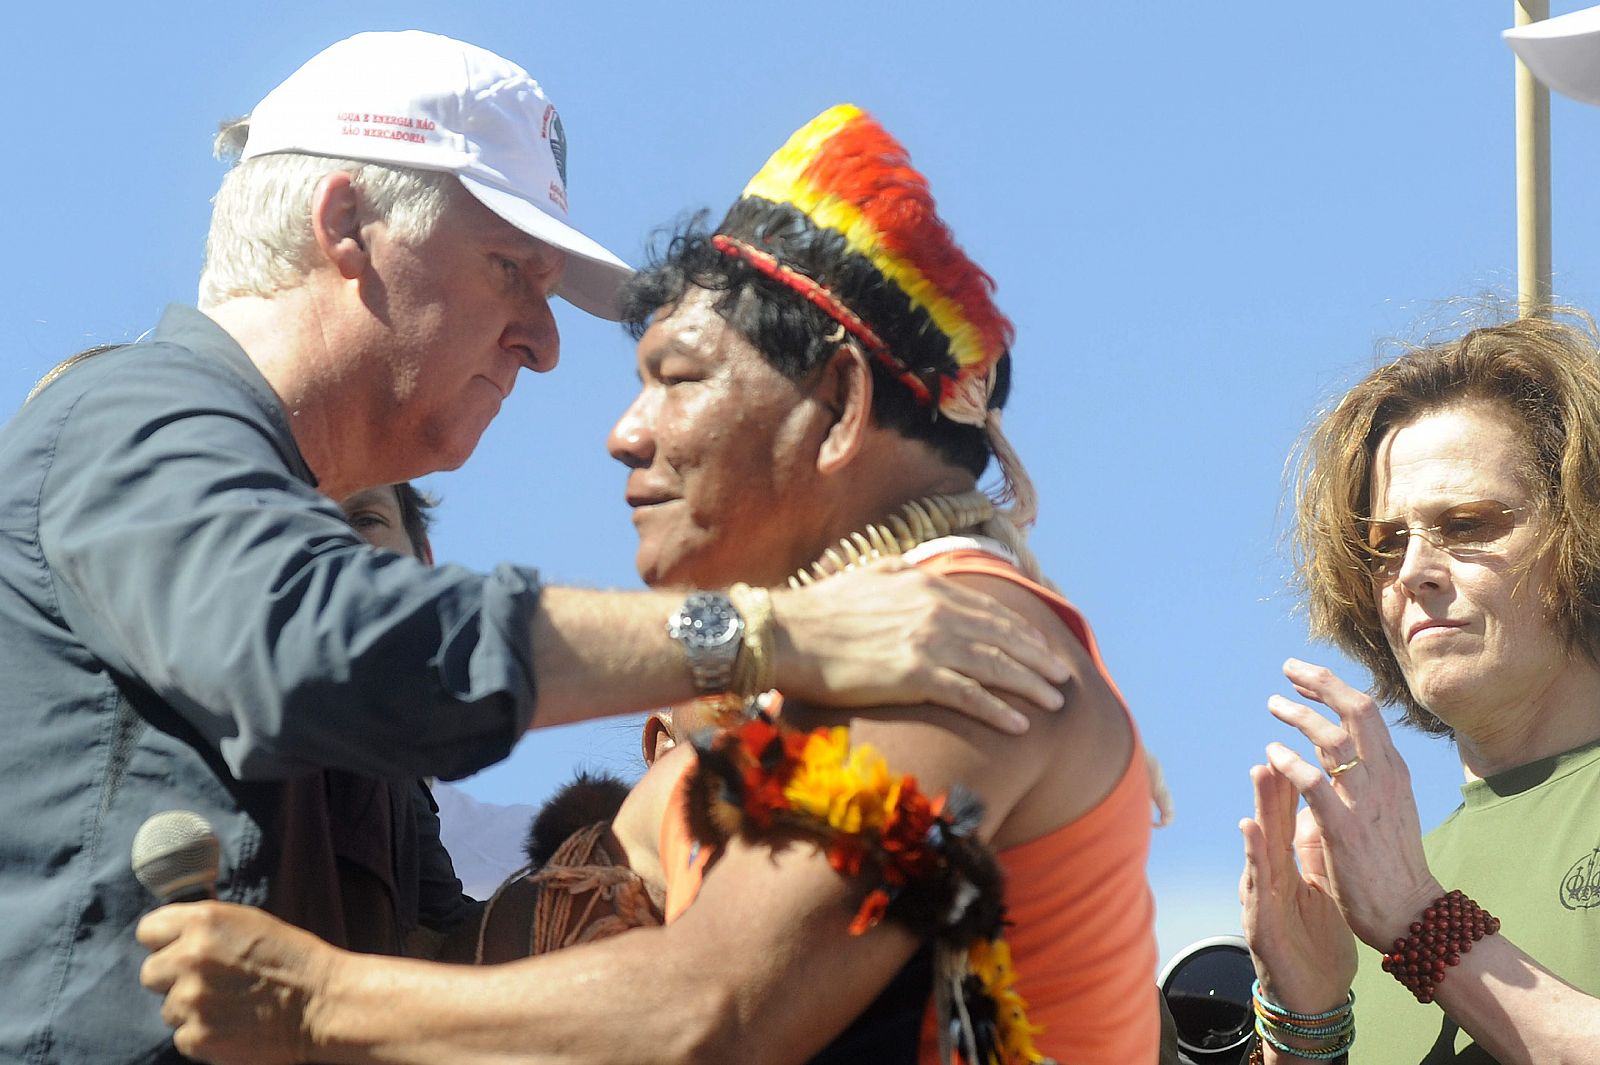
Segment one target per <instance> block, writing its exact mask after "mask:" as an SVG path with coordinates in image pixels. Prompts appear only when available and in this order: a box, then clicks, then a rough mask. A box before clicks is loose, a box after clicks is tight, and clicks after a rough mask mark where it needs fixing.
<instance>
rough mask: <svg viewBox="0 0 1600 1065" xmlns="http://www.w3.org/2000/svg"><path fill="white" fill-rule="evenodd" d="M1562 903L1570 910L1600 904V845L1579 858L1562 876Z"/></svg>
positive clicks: (1589, 907)
mask: <svg viewBox="0 0 1600 1065" xmlns="http://www.w3.org/2000/svg"><path fill="white" fill-rule="evenodd" d="M1561 905H1563V906H1565V907H1566V908H1567V909H1569V910H1588V909H1593V908H1594V907H1596V906H1600V847H1596V848H1595V849H1594V850H1592V851H1590V852H1589V853H1588V854H1585V855H1584V856H1583V857H1582V858H1579V859H1578V860H1577V861H1576V862H1574V863H1573V865H1572V868H1571V869H1568V870H1567V875H1566V876H1564V877H1562V878H1561Z"/></svg>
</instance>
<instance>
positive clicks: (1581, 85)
mask: <svg viewBox="0 0 1600 1065" xmlns="http://www.w3.org/2000/svg"><path fill="white" fill-rule="evenodd" d="M1501 36H1503V37H1504V38H1505V39H1506V43H1507V44H1509V45H1510V46H1511V50H1512V51H1513V52H1515V53H1517V58H1518V59H1520V60H1522V61H1523V62H1524V63H1526V64H1527V66H1528V69H1529V70H1530V71H1532V72H1533V76H1534V77H1536V78H1538V79H1539V80H1540V81H1542V82H1544V83H1545V84H1546V85H1548V86H1550V88H1552V89H1554V90H1555V91H1556V92H1559V93H1561V94H1562V95H1563V96H1570V97H1572V98H1573V99H1574V100H1581V101H1583V102H1584V103H1586V104H1600V7H1587V8H1584V9H1583V10H1582V11H1574V12H1572V13H1571V14H1567V15H1557V16H1556V17H1555V18H1548V19H1543V20H1541V21H1539V22H1530V23H1529V24H1528V25H1526V26H1518V27H1516V28H1514V29H1509V30H1505V31H1504V32H1503V33H1502V34H1501Z"/></svg>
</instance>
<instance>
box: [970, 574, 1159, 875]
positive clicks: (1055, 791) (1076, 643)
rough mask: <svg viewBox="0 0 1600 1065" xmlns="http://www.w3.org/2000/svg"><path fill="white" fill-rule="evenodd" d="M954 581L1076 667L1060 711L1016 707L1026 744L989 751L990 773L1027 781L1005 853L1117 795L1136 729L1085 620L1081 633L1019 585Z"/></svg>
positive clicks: (1006, 834)
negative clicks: (990, 601) (1003, 609)
mask: <svg viewBox="0 0 1600 1065" xmlns="http://www.w3.org/2000/svg"><path fill="white" fill-rule="evenodd" d="M950 577H951V579H952V580H958V581H960V582H962V583H963V584H966V585H967V586H969V587H971V588H974V589H976V590H979V591H982V592H984V593H986V594H988V595H991V596H993V597H994V598H995V599H997V600H999V601H1000V602H1002V603H1004V604H1005V605H1006V606H1007V607H1009V608H1011V609H1012V610H1014V611H1016V612H1017V613H1018V614H1021V615H1022V616H1023V617H1024V618H1026V619H1027V620H1028V621H1030V622H1032V623H1033V624H1034V625H1036V626H1037V627H1038V628H1039V630H1040V631H1041V632H1042V633H1044V635H1045V638H1046V639H1047V640H1049V641H1050V643H1051V644H1052V646H1053V647H1054V648H1055V649H1056V650H1058V651H1059V652H1061V653H1062V654H1063V655H1064V656H1065V657H1066V658H1067V659H1068V660H1069V661H1070V662H1072V664H1073V671H1072V677H1071V678H1070V679H1069V680H1068V681H1067V682H1066V684H1065V685H1064V686H1063V689H1062V691H1063V694H1064V695H1065V696H1066V700H1067V701H1066V706H1065V707H1064V708H1063V709H1062V710H1061V711H1058V712H1055V713H1048V712H1045V711H1042V710H1038V709H1036V708H1032V707H1028V706H1025V705H1022V704H1021V703H1014V705H1016V706H1017V708H1018V709H1019V710H1021V711H1023V712H1024V713H1026V714H1027V715H1028V716H1029V719H1030V721H1031V722H1032V727H1031V728H1030V729H1029V730H1028V733H1027V735H1026V736H1024V737H1021V743H1020V744H1018V743H1016V742H1012V743H1005V742H1000V743H994V744H992V745H990V750H991V754H992V758H993V762H992V764H991V765H989V766H987V767H986V768H985V770H984V771H985V773H986V774H988V773H1013V774H1020V775H1021V776H1022V777H1023V778H1024V779H1025V780H1026V782H1027V787H1026V789H1025V790H1023V791H1022V792H1021V793H1020V794H1018V795H1017V797H1016V801H1015V802H1014V803H1013V804H1012V805H1011V807H1010V809H1009V810H1008V812H1007V815H1006V817H1005V819H1004V821H1003V822H1002V823H1001V824H1000V825H999V826H997V828H996V834H995V843H996V844H997V845H998V846H1000V847H1005V846H1009V845H1014V844H1017V843H1022V842H1026V841H1028V840H1031V839H1034V838H1037V837H1039V836H1042V835H1045V834H1047V833H1049V832H1051V831H1053V830H1055V829H1057V828H1060V827H1061V826H1063V825H1066V824H1068V823H1070V822H1072V821H1074V820H1076V819H1077V818H1078V817H1081V816H1082V815H1083V814H1085V813H1087V812H1088V811H1090V810H1092V809H1093V808H1094V807H1095V806H1096V805H1097V804H1099V802H1100V801H1101V800H1102V799H1104V798H1105V797H1106V796H1107V795H1109V794H1110V793H1111V791H1112V790H1113V789H1114V788H1115V787H1116V785H1117V783H1118V782H1119V781H1120V780H1121V779H1122V777H1123V773H1124V772H1125V771H1126V769H1127V766H1128V762H1129V760H1130V759H1131V758H1132V757H1133V756H1134V729H1133V724H1132V721H1131V720H1130V718H1129V716H1128V712H1127V710H1126V708H1125V707H1124V706H1123V703H1122V699H1121V696H1120V695H1119V694H1118V693H1117V691H1116V689H1115V687H1114V686H1113V684H1112V683H1111V681H1110V678H1108V677H1107V676H1106V674H1105V672H1104V671H1103V669H1102V666H1101V664H1100V663H1099V662H1098V661H1097V659H1096V656H1095V655H1094V654H1093V653H1092V652H1091V650H1090V646H1091V643H1092V640H1093V636H1092V635H1091V633H1090V631H1089V629H1088V627H1087V626H1088V622H1087V619H1085V618H1083V617H1082V615H1081V614H1078V613H1077V612H1076V611H1075V610H1074V611H1073V612H1072V617H1073V620H1074V622H1075V623H1076V625H1077V626H1081V629H1075V627H1074V625H1073V624H1069V622H1068V621H1067V619H1065V618H1063V617H1062V615H1061V614H1060V613H1058V612H1057V610H1056V608H1055V607H1054V606H1053V605H1052V604H1051V603H1050V602H1048V601H1047V600H1045V599H1043V598H1041V597H1040V596H1039V595H1037V594H1035V593H1034V592H1033V591H1032V590H1031V589H1029V588H1028V587H1026V586H1024V585H1022V584H1019V583H1017V582H1016V581H1013V580H1008V579H1006V578H1005V577H1000V576H992V575H987V574H972V573H967V574H952V575H950ZM997 739H1000V740H1002V741H1003V740H1004V739H1006V738H1004V737H997ZM1019 747H1020V748H1021V749H1020V750H1019V749H1018V748H1019Z"/></svg>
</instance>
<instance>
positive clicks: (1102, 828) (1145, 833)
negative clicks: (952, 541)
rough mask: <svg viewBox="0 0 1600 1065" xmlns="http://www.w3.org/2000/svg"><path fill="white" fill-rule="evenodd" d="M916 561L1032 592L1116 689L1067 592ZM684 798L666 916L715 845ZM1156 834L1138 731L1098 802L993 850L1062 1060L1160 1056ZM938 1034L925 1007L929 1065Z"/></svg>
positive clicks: (668, 830) (1022, 969)
mask: <svg viewBox="0 0 1600 1065" xmlns="http://www.w3.org/2000/svg"><path fill="white" fill-rule="evenodd" d="M918 565H920V566H922V567H923V568H925V569H928V570H931V571H933V572H936V573H941V574H955V573H971V574H983V575H985V576H993V577H1000V578H1002V579H1004V580H1009V581H1011V582H1013V583H1015V584H1018V585H1021V586H1022V587H1024V588H1027V589H1028V590H1029V591H1030V592H1032V593H1033V594H1034V595H1036V596H1038V597H1039V598H1040V599H1042V600H1044V601H1045V602H1046V603H1048V604H1049V605H1050V607H1051V609H1053V610H1054V611H1055V613H1056V615H1057V616H1058V617H1060V618H1061V620H1062V622H1063V623H1064V624H1065V625H1066V626H1067V628H1068V629H1070V630H1071V631H1072V634H1073V635H1074V636H1075V637H1077V639H1078V641H1079V642H1080V643H1081V644H1082V645H1083V647H1084V649H1085V650H1086V651H1088V653H1089V656H1090V658H1091V660H1092V661H1093V662H1094V664H1095V667H1096V669H1098V670H1099V671H1100V674H1101V676H1102V677H1104V678H1105V680H1106V683H1107V684H1108V685H1111V688H1112V691H1113V692H1115V691H1116V686H1115V684H1113V683H1112V681H1111V677H1110V675H1109V674H1108V673H1107V671H1106V668H1105V664H1104V662H1103V661H1102V660H1101V658H1100V652H1099V648H1098V647H1097V646H1096V644H1095V639H1094V634H1093V633H1092V632H1091V631H1090V629H1089V625H1088V623H1087V622H1086V621H1085V620H1084V618H1083V615H1082V614H1080V613H1079V612H1078V611H1077V609H1076V608H1074V607H1073V606H1072V605H1071V604H1070V603H1068V602H1067V601H1066V600H1065V599H1063V598H1062V597H1061V595H1060V594H1058V593H1056V592H1054V591H1051V590H1050V589H1048V588H1045V587H1044V586H1042V585H1039V584H1036V583H1034V582H1033V581H1030V580H1028V579H1027V578H1026V577H1024V576H1023V575H1022V574H1021V573H1019V572H1018V571H1017V570H1016V568H1015V567H1013V566H1012V565H1011V564H1010V563H1009V562H1007V561H1005V560H1004V559H1001V558H998V557H996V556H995V555H992V554H989V553H987V552H985V551H981V550H971V549H961V550H956V551H950V552H947V553H944V554H938V555H934V556H933V557H931V558H928V559H926V560H925V561H922V562H919V563H918ZM1118 699H1119V700H1120V699H1121V696H1120V694H1119V695H1118ZM1129 720H1130V724H1131V723H1132V719H1131V717H1130V719H1129ZM689 764H691V763H689V762H688V761H686V762H685V769H686V770H687V768H688V765H689ZM685 803H686V789H685V788H684V787H683V786H679V787H677V788H674V790H673V800H672V802H671V804H670V806H669V807H668V809H667V812H666V816H665V817H664V819H663V821H662V826H661V862H662V867H663V869H664V870H665V874H666V880H667V907H666V913H667V920H668V921H669V922H670V921H672V920H674V919H675V918H676V917H677V916H678V915H680V914H681V913H682V912H683V910H684V909H686V908H687V907H688V905H689V903H690V902H692V901H693V899H694V896H695V894H696V893H697V892H698V891H699V887H700V878H701V876H702V875H703V873H704V871H705V868H706V866H707V865H708V864H709V862H710V860H711V858H712V855H711V854H710V853H708V851H709V848H706V847H702V846H700V845H699V844H698V843H696V842H695V841H694V840H693V839H692V838H691V837H690V836H689V833H688V828H687V821H686V818H685V817H684V810H685ZM1150 831H1151V800H1150V780H1149V776H1148V774H1147V773H1146V770H1145V759H1144V751H1143V748H1142V747H1141V746H1140V744H1139V738H1138V733H1137V730H1135V733H1134V744H1133V752H1132V755H1131V757H1130V758H1129V760H1128V766H1127V769H1126V770H1125V771H1124V772H1123V774H1122V777H1121V779H1120V780H1118V782H1117V784H1116V786H1115V787H1113V788H1112V790H1111V792H1110V794H1108V795H1107V796H1106V797H1105V798H1104V799H1102V800H1101V801H1100V803H1099V805H1097V806H1096V807H1095V808H1094V809H1092V810H1090V811H1089V812H1088V813H1086V814H1084V815H1083V816H1082V817H1080V818H1078V819H1077V820H1075V821H1073V822H1071V823H1070V824H1066V825H1063V826H1061V827H1060V828H1058V829H1056V830H1055V831H1054V832H1051V833H1048V834H1047V835H1044V836H1041V837H1039V838H1038V839H1035V840H1032V841H1030V842H1028V843H1024V844H1021V845H1019V846H1016V847H1012V848H1010V849H1008V850H1004V851H1001V852H1000V853H999V854H998V855H996V857H997V858H998V859H999V862H1000V865H1001V867H1002V868H1003V869H1004V870H1005V873H1006V887H1005V903H1006V911H1007V916H1008V918H1009V920H1010V921H1011V922H1012V923H1013V927H1012V928H1011V929H1010V931H1009V932H1008V933H1007V936H1006V938H1007V939H1008V940H1009V941H1010V944H1011V956H1012V961H1013V962H1014V963H1015V967H1016V971H1017V974H1018V977H1017V989H1018V991H1020V992H1021V994H1022V996H1023V998H1024V999H1026V1000H1027V1003H1028V1019H1029V1020H1030V1021H1032V1022H1033V1023H1034V1024H1037V1025H1040V1026H1042V1027H1043V1029H1044V1031H1043V1033H1042V1034H1041V1035H1040V1036H1038V1037H1037V1038H1036V1039H1035V1040H1034V1042H1035V1045H1036V1046H1037V1047H1038V1049H1039V1051H1040V1052H1041V1053H1043V1054H1045V1055H1047V1056H1048V1057H1051V1058H1054V1059H1055V1060H1056V1061H1058V1062H1061V1063H1062V1065H1145V1063H1154V1062H1155V1061H1156V1059H1157V1053H1158V1047H1159V1041H1160V1019H1159V1016H1158V1011H1157V1005H1156V994H1155V991H1154V985H1155V977H1156V939H1155V903H1154V900H1153V899H1152V897H1151V894H1150V888H1149V884H1148V882H1147V881H1146V879H1145V864H1146V860H1147V858H1148V855H1149V850H1150ZM935 1034H936V1033H935V1032H934V1027H933V1011H932V1010H929V1011H928V1018H927V1024H925V1026H924V1030H923V1041H922V1053H921V1055H920V1056H921V1060H922V1061H923V1062H926V1063H930V1065H932V1063H936V1062H937V1061H938V1053H937V1042H936V1039H935Z"/></svg>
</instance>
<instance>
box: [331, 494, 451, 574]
mask: <svg viewBox="0 0 1600 1065" xmlns="http://www.w3.org/2000/svg"><path fill="white" fill-rule="evenodd" d="M339 509H341V510H343V511H344V516H345V520H347V521H348V522H349V523H350V527H351V528H352V529H354V530H355V531H356V535H357V536H359V537H361V539H363V540H365V541H366V542H367V543H369V544H371V545H372V546H373V547H381V548H384V549H385V550H388V551H393V552H394V553H395V554H397V555H405V556H406V557H408V558H418V557H419V556H418V554H417V550H416V547H415V545H413V544H412V543H411V537H410V535H409V534H407V532H406V527H405V515H404V514H402V513H401V509H400V497H399V495H398V494H397V493H396V492H395V488H394V485H392V484H385V485H379V486H378V487H377V488H368V489H366V490H364V491H361V492H357V493H356V494H355V495H353V496H349V497H347V498H346V499H344V500H343V501H342V502H341V503H340V504H339ZM422 561H424V562H428V561H432V560H431V559H422Z"/></svg>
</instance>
